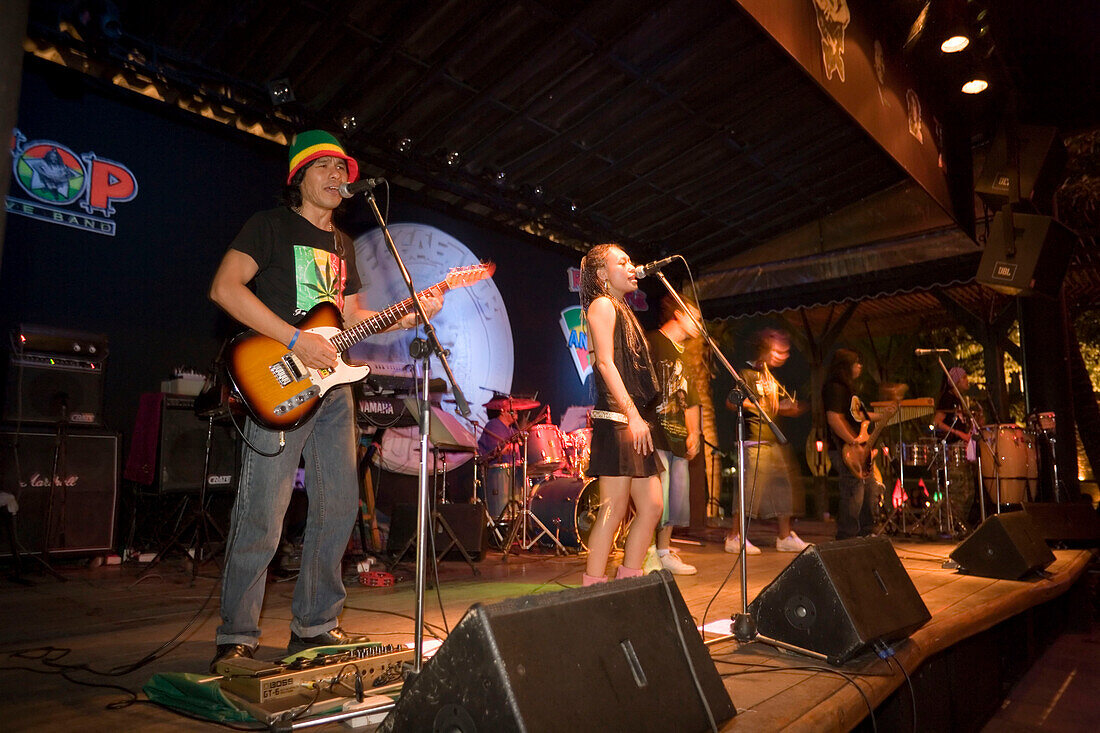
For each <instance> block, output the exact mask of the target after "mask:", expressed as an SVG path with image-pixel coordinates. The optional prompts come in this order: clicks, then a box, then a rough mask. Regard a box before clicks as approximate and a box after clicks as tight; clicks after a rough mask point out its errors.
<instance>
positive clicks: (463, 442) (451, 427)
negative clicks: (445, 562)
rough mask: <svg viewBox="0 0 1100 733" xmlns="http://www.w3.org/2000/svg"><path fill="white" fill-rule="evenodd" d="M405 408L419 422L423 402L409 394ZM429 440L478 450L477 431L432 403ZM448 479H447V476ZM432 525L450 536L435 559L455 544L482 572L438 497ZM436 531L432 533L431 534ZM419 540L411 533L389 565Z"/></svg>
mask: <svg viewBox="0 0 1100 733" xmlns="http://www.w3.org/2000/svg"><path fill="white" fill-rule="evenodd" d="M404 402H405V409H407V410H408V411H409V413H410V414H412V415H413V416H414V417H415V418H416V420H417V422H420V405H419V404H418V403H417V400H416V398H415V397H406V398H405V400H404ZM428 440H430V441H431V443H432V445H433V446H435V448H436V449H438V450H449V451H456V452H461V453H474V452H476V451H477V442H476V441H475V440H474V435H473V433H471V432H470V431H469V430H467V429H466V427H465V426H463V425H462V423H460V422H459V421H458V418H456V417H455V416H453V415H451V414H450V413H447V412H444V411H443V410H442V409H441V408H439V407H436V406H435V405H432V406H431V410H430V411H429V413H428ZM444 480H446V479H444ZM430 519H431V526H432V527H437V528H439V529H442V530H443V531H444V532H445V533H446V534H447V537H448V538H450V540H449V542H448V543H447V545H446V546H445V547H444V548H443V549H439V548H436V553H435V561H436V562H437V563H438V562H439V561H440V560H441V559H442V558H443V557H444V556H445V555H446V554H447V553H448V552H450V551H451V549H452V548H454V549H457V550H458V551H459V553H461V555H462V559H463V560H465V561H466V564H467V565H469V566H470V570H472V571H473V573H474V575H480V574H481V572H480V571H479V570H478V569H477V566H476V565H474V560H473V557H472V556H471V555H470V553H469V552H467V550H466V548H465V547H464V546H463V544H462V542H460V541H459V539H458V535H456V534H455V531H454V529H452V528H451V525H450V524H449V523H448V522H447V520H446V519H445V518H444V517H443V515H442V514H441V513H440V512H439V502H438V497H436V500H435V501H433V502H432V510H431V517H430ZM431 536H433V535H430V536H429V539H430V537H431ZM414 542H416V535H415V534H413V536H411V537H409V539H408V541H407V542H406V543H405V546H404V547H403V548H401V552H399V553H398V554H397V555H396V556H394V559H393V563H392V564H391V565H390V569H391V570H392V569H393V568H394V567H396V566H397V564H398V563H399V562H401V559H402V558H403V557H405V554H406V553H407V552H408V551H409V550H410V549H411V548H412V546H413V543H414Z"/></svg>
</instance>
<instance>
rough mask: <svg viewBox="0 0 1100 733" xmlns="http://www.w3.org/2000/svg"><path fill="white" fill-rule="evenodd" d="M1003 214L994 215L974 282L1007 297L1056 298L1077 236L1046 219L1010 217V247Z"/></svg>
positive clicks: (1024, 216) (1001, 212)
mask: <svg viewBox="0 0 1100 733" xmlns="http://www.w3.org/2000/svg"><path fill="white" fill-rule="evenodd" d="M1009 241H1010V240H1009V236H1008V233H1007V232H1006V219H1005V215H1004V212H1003V211H998V212H997V213H996V214H995V215H994V216H993V224H992V227H991V229H990V233H989V241H987V242H986V244H985V250H984V251H982V260H981V263H980V264H979V265H978V276H977V280H978V282H980V283H981V284H982V285H985V286H986V287H989V288H992V289H994V290H997V291H999V292H1002V293H1005V294H1006V295H1034V294H1036V293H1040V294H1043V295H1049V296H1051V297H1054V296H1057V295H1058V293H1059V291H1060V290H1061V289H1062V280H1064V279H1065V277H1066V268H1068V267H1069V261H1070V257H1071V256H1072V255H1073V245H1074V244H1075V243H1076V241H1077V237H1076V235H1074V233H1073V232H1071V231H1070V230H1069V229H1067V228H1066V227H1064V226H1062V225H1061V224H1059V223H1058V222H1056V221H1055V220H1054V219H1051V218H1050V217H1049V216H1037V215H1035V214H1016V213H1014V214H1013V215H1012V239H1011V242H1012V246H1011V247H1009V244H1008V243H1009Z"/></svg>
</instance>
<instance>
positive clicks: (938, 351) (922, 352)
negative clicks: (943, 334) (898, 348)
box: [913, 349, 951, 356]
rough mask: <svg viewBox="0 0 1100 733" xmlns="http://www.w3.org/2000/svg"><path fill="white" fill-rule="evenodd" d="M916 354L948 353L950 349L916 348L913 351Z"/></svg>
mask: <svg viewBox="0 0 1100 733" xmlns="http://www.w3.org/2000/svg"><path fill="white" fill-rule="evenodd" d="M913 353H914V354H916V355H917V356H930V355H932V354H950V353H951V350H950V349H917V350H915V351H914V352H913Z"/></svg>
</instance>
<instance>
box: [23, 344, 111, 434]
mask: <svg viewBox="0 0 1100 733" xmlns="http://www.w3.org/2000/svg"><path fill="white" fill-rule="evenodd" d="M51 362H53V363H51ZM4 382H5V388H4V421H5V422H10V423H30V424H41V423H51V424H55V423H57V422H58V421H59V420H61V419H62V417H64V419H65V421H66V422H68V423H70V424H73V425H92V426H99V425H102V424H103V369H102V367H101V366H93V365H92V364H91V363H90V362H82V361H80V360H77V359H63V358H61V357H57V358H52V359H51V358H48V357H39V356H31V355H27V356H23V357H15V356H13V357H11V358H10V359H9V361H8V368H7V376H6V378H5V380H4Z"/></svg>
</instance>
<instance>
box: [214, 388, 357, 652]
mask: <svg viewBox="0 0 1100 733" xmlns="http://www.w3.org/2000/svg"><path fill="white" fill-rule="evenodd" d="M354 416H355V413H354V409H353V403H352V396H351V388H350V387H347V386H343V387H339V388H337V389H334V390H332V391H330V392H329V393H328V394H327V395H325V397H324V399H323V401H322V404H321V407H320V409H318V410H317V412H316V413H315V414H314V415H313V417H311V418H310V419H309V420H308V421H307V422H305V423H304V424H303V425H301V426H300V427H298V428H297V429H295V430H290V431H287V432H286V446H285V447H284V448H283V450H282V452H281V453H279V455H277V456H275V457H273V458H269V457H266V456H261V455H260V454H259V453H256V452H255V451H253V450H252V449H250V448H249V447H248V446H247V445H245V446H244V448H243V456H242V460H241V477H240V486H239V488H238V489H237V500H236V502H234V504H233V514H232V518H231V520H230V531H229V544H228V547H227V549H226V556H225V568H224V569H223V571H222V596H221V617H222V624H221V626H219V627H218V632H217V637H216V643H217V644H244V645H246V646H250V647H255V646H256V645H257V644H258V643H259V638H260V626H259V623H260V608H261V606H262V605H263V600H264V587H265V585H266V581H267V567H268V564H269V563H270V562H271V558H272V557H274V555H275V550H276V549H277V548H278V545H279V538H280V536H281V535H282V526H283V515H284V514H285V513H286V508H287V505H288V504H289V503H290V495H291V492H292V491H293V489H294V474H295V473H296V471H297V469H298V459H299V458H302V457H304V459H305V472H306V495H307V496H308V497H309V513H308V515H307V518H306V531H305V538H304V541H303V546H302V568H301V571H300V574H299V576H298V582H297V583H296V584H295V585H294V599H293V601H292V603H291V607H290V609H291V613H292V615H293V618H292V620H291V622H290V630H291V631H293V632H294V633H296V634H298V636H300V637H309V636H316V635H318V634H323V633H324V632H326V631H329V630H331V629H333V628H335V627H336V626H337V624H338V621H337V616H339V615H340V612H341V611H342V610H343V608H344V598H345V597H346V595H347V593H346V592H345V590H344V580H343V574H342V572H341V562H342V560H343V557H344V550H345V549H346V548H347V544H348V538H349V537H350V536H351V529H352V526H353V525H354V523H355V513H356V512H357V511H358V510H359V482H358V477H357V475H356V467H355V430H354ZM245 435H246V436H247V438H248V440H249V441H250V442H251V443H252V444H253V445H255V446H256V448H257V449H259V450H261V451H263V452H264V453H274V452H275V451H276V450H278V447H279V433H278V432H275V431H271V430H266V429H264V428H261V427H259V426H258V425H256V424H255V423H254V422H253V421H252V420H249V421H248V423H247V425H246V427H245Z"/></svg>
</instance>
